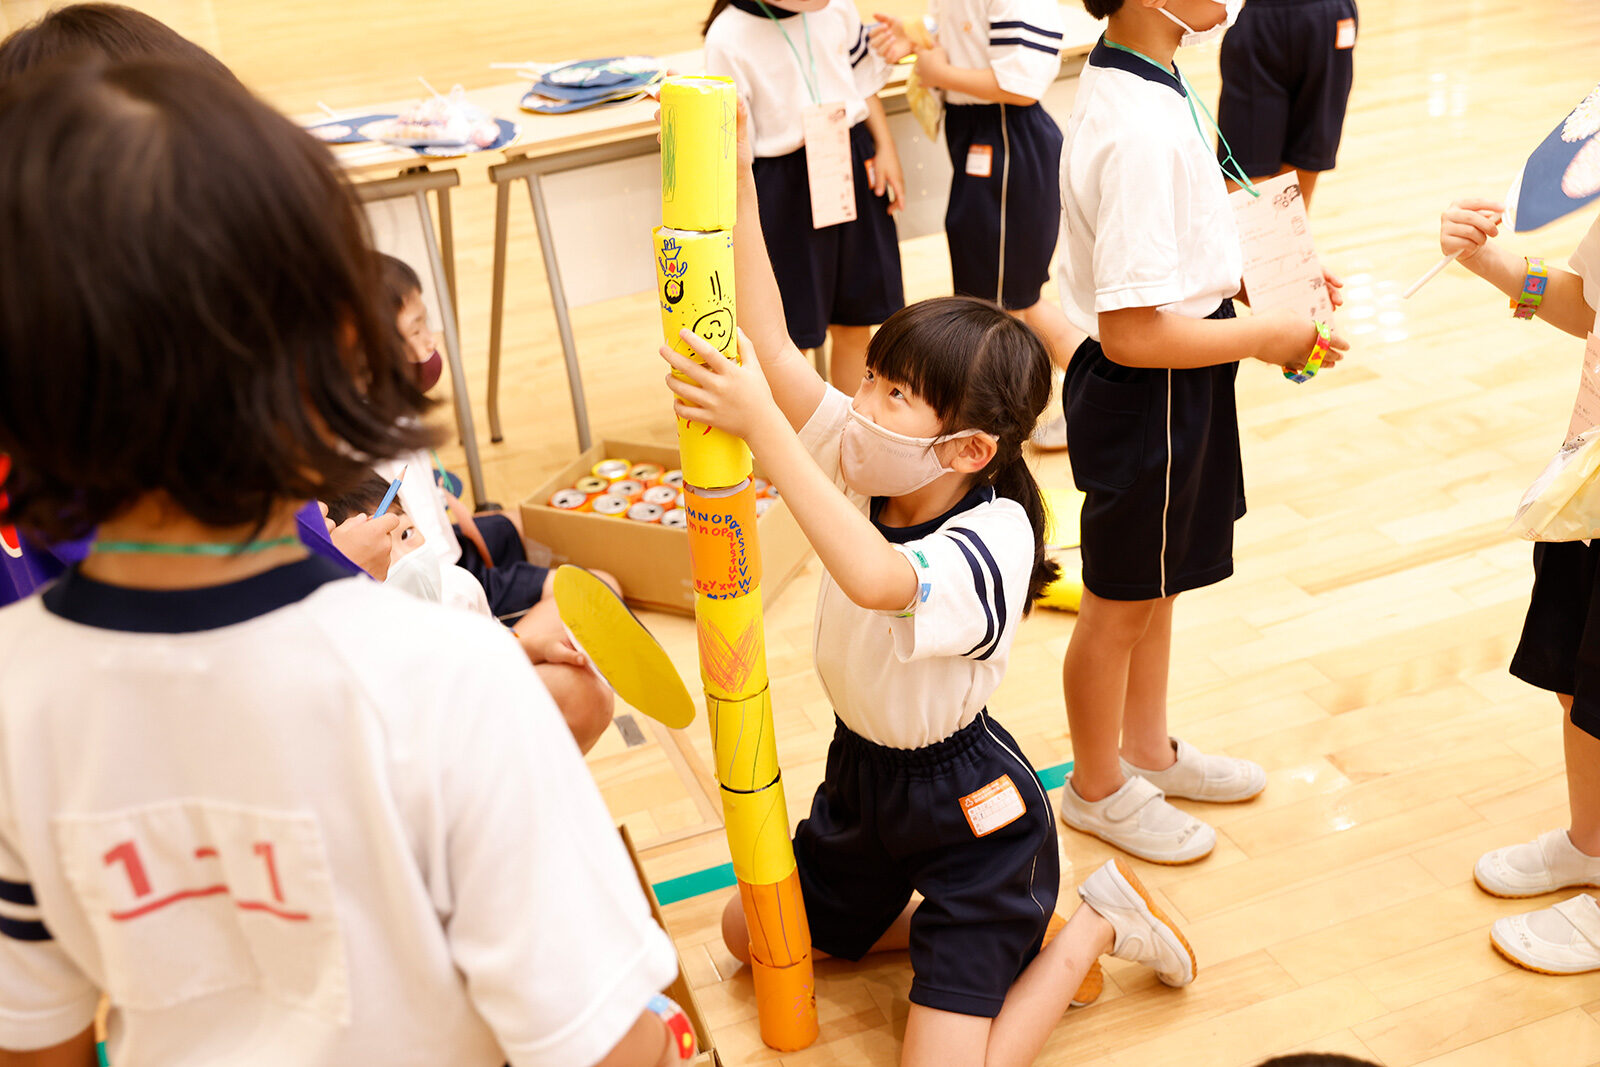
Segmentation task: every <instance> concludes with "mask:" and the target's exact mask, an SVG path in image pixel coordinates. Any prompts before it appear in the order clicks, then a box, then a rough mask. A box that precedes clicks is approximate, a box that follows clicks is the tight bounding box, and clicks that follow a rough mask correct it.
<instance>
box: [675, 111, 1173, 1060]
mask: <svg viewBox="0 0 1600 1067" xmlns="http://www.w3.org/2000/svg"><path fill="white" fill-rule="evenodd" d="M743 134H744V130H743V123H742V122H741V137H740V156H741V161H740V170H739V218H740V220H741V221H740V223H739V225H738V226H737V227H735V228H734V269H735V271H736V274H737V279H736V281H737V286H738V291H739V309H740V315H741V318H742V321H743V322H744V323H746V324H748V325H749V326H750V329H751V335H752V337H753V340H752V337H746V336H744V335H743V334H742V333H741V335H740V338H739V343H740V353H741V355H742V357H743V360H744V363H743V365H742V366H741V365H740V364H736V363H733V362H731V361H729V360H728V359H726V358H724V357H722V356H721V355H720V354H719V353H718V352H717V351H716V349H714V348H712V347H710V346H709V345H707V344H706V343H705V342H704V341H702V340H701V339H700V338H698V337H696V336H695V335H694V334H692V333H691V332H690V331H687V330H685V331H683V334H682V337H683V339H684V341H685V342H687V343H688V344H690V345H692V346H693V347H694V350H695V351H696V352H697V353H698V354H699V357H700V358H701V359H703V360H704V361H705V364H704V366H702V365H700V364H697V363H695V362H694V361H692V360H690V359H687V358H685V357H683V356H680V355H678V354H677V353H676V352H674V351H673V350H672V349H670V348H667V347H663V348H662V349H661V355H662V357H663V358H664V359H665V360H666V361H667V362H668V363H669V364H670V365H671V366H672V368H673V369H674V370H675V371H677V372H678V373H679V374H682V375H685V376H686V378H687V380H678V379H676V378H673V377H670V376H669V378H668V382H669V385H670V386H671V388H672V389H673V391H674V392H675V393H676V394H677V397H678V402H677V404H676V405H675V406H676V410H677V412H678V414H679V415H680V416H683V417H684V418H690V419H693V420H694V421H696V422H701V423H705V424H707V425H711V426H717V427H720V428H722V429H724V430H727V431H729V432H730V433H734V434H737V435H738V436H741V437H743V438H745V439H746V440H747V441H748V442H749V443H750V447H751V450H752V451H753V452H754V453H755V455H756V458H757V460H758V461H759V462H760V464H761V466H762V468H763V469H764V470H765V471H766V472H767V473H768V474H769V475H770V476H771V478H772V480H773V482H774V483H775V484H777V485H778V486H779V487H780V488H781V489H782V491H783V495H784V499H786V500H787V501H788V502H789V504H790V506H791V507H792V508H793V510H794V513H795V515H796V517H797V518H798V519H799V521H800V524H801V528H802V529H803V530H804V531H805V534H806V537H807V538H808V539H809V540H810V542H811V544H812V546H813V547H814V548H815V549H816V550H817V555H818V556H819V557H820V558H821V559H822V563H823V566H824V567H825V568H826V573H825V574H824V575H823V579H822V587H821V589H820V591H819V592H818V594H817V616H816V626H815V636H814V640H813V644H814V650H815V655H816V664H817V673H818V674H819V675H820V676H821V679H822V684H823V687H824V689H826V691H827V693H828V696H829V698H830V699H831V700H832V702H833V706H834V710H835V713H836V714H837V716H838V723H837V726H836V729H835V732H834V739H833V743H832V745H831V746H830V747H829V749H828V766H827V774H826V777H825V779H824V781H823V783H822V785H821V786H820V787H819V788H818V790H817V794H816V797H815V799H814V800H813V802H812V806H811V814H810V815H809V816H808V817H807V818H806V819H805V820H804V821H802V822H801V823H800V826H799V828H798V829H797V830H796V831H795V839H794V850H795V862H796V864H797V866H798V869H799V876H800V886H801V891H802V893H803V894H804V898H805V905H806V914H807V919H808V922H809V923H810V928H811V934H812V941H813V944H814V945H815V947H816V949H817V950H818V951H819V952H822V953H827V954H829V955H834V956H841V957H844V958H846V959H851V960H858V959H860V958H861V957H862V956H863V955H865V954H866V953H867V952H869V951H871V950H873V949H874V948H899V949H905V948H909V949H910V952H911V964H912V969H913V971H914V972H915V977H914V978H913V980H912V986H911V1011H910V1016H909V1018H908V1020H907V1023H906V1036H905V1046H904V1050H903V1052H902V1056H901V1062H902V1063H903V1064H908V1065H915V1067H924V1065H927V1067H933V1065H939V1067H946V1065H950V1064H957V1065H973V1067H976V1065H979V1064H987V1065H989V1067H996V1065H1002V1064H1007V1065H1009V1064H1026V1063H1031V1062H1032V1061H1033V1058H1034V1057H1035V1055H1037V1053H1038V1051H1039V1049H1040V1047H1041V1046H1042V1045H1043V1044H1044V1042H1045V1039H1046V1038H1047V1037H1048V1036H1049V1033H1050V1031H1051V1029H1053V1028H1054V1026H1055V1024H1056V1023H1057V1022H1058V1021H1059V1020H1060V1018H1061V1015H1062V1013H1063V1012H1064V1011H1065V1010H1066V1009H1067V1006H1068V1003H1069V1002H1070V1001H1071V1000H1072V998H1073V994H1074V992H1075V991H1076V990H1077V989H1078V988H1079V985H1080V983H1082V982H1083V980H1084V977H1085V975H1086V974H1087V973H1088V972H1089V970H1090V968H1091V967H1092V966H1093V964H1094V962H1095V961H1096V959H1097V958H1098V957H1099V956H1100V955H1101V954H1102V953H1104V952H1107V951H1111V952H1113V953H1114V954H1116V955H1118V956H1120V957H1122V958H1124V959H1130V960H1135V961H1137V962H1140V963H1143V964H1146V965H1148V966H1151V967H1154V968H1155V969H1156V971H1157V974H1158V975H1159V976H1160V978H1161V979H1162V981H1164V982H1167V983H1168V984H1170V985H1184V984H1186V983H1188V982H1189V981H1191V980H1193V977H1194V971H1195V964H1194V956H1193V953H1192V951H1191V950H1190V949H1189V947H1188V945H1187V943H1186V942H1185V941H1184V940H1183V937H1182V935H1181V934H1180V933H1179V932H1178V931H1177V929H1176V927H1174V926H1173V925H1172V923H1171V922H1170V921H1169V920H1167V919H1166V918H1165V917H1164V916H1162V915H1161V913H1160V912H1159V910H1158V909H1156V908H1155V907H1154V906H1153V905H1152V904H1151V903H1150V901H1149V896H1148V894H1147V893H1146V892H1145V891H1144V889H1143V888H1142V887H1141V886H1140V885H1139V883H1138V880H1137V879H1136V878H1135V877H1134V876H1133V875H1132V873H1131V871H1129V870H1128V869H1127V868H1125V867H1124V866H1122V865H1121V864H1120V863H1117V862H1113V863H1109V864H1107V865H1106V866H1105V867H1103V868H1101V869H1100V870H1099V871H1096V872H1095V873H1094V874H1092V875H1091V876H1090V877H1089V878H1088V879H1087V880H1086V881H1085V882H1084V883H1083V885H1082V886H1081V887H1080V888H1079V894H1080V896H1082V898H1083V900H1084V902H1085V904H1086V905H1087V906H1086V907H1081V908H1079V909H1077V911H1076V912H1074V914H1073V915H1072V918H1071V919H1070V920H1069V921H1067V923H1066V925H1065V927H1064V928H1063V929H1062V930H1061V932H1060V933H1059V934H1058V936H1057V937H1056V938H1055V940H1053V941H1051V942H1050V944H1049V946H1048V947H1045V948H1043V949H1041V943H1042V941H1043V939H1044V936H1045V932H1046V927H1047V925H1048V924H1049V921H1050V917H1051V914H1052V911H1053V909H1054V906H1055V902H1056V896H1057V891H1058V885H1059V880H1060V868H1059V858H1058V854H1057V843H1056V831H1055V826H1054V820H1053V819H1052V817H1051V814H1050V803H1049V800H1048V798H1047V797H1046V795H1045V792H1044V790H1043V788H1042V787H1041V786H1040V785H1039V781H1038V778H1037V776H1036V775H1035V773H1034V769H1033V767H1032V766H1031V765H1030V764H1029V763H1028V761H1027V760H1026V759H1025V758H1024V757H1023V756H1022V754H1021V751H1020V750H1019V748H1018V746H1017V744H1016V742H1015V741H1014V740H1013V739H1012V738H1011V736H1010V735H1009V734H1008V733H1006V731H1005V730H1004V729H1003V728H1002V727H1001V726H1000V725H999V724H998V723H997V722H995V721H994V719H993V718H991V717H990V715H989V713H988V710H987V709H986V707H985V704H986V702H987V700H988V698H989V696H990V695H991V694H992V693H993V692H994V689H995V687H996V686H997V685H998V684H999V683H1000V679H1001V677H1002V676H1003V674H1004V672H1005V664H1006V659H1007V656H1008V655H1009V652H1010V646H1011V641H1012V638H1013V637H1014V635H1015V633H1016V629H1017V626H1018V625H1019V624H1020V623H1021V621H1022V617H1023V615H1024V614H1026V612H1027V611H1028V609H1029V607H1030V606H1031V605H1032V602H1033V600H1034V598H1035V597H1036V596H1037V595H1038V592H1039V590H1040V589H1041V588H1042V587H1043V586H1044V585H1045V584H1046V583H1047V582H1048V581H1049V580H1050V579H1051V577H1052V576H1053V574H1054V565H1053V564H1051V563H1050V562H1049V561H1048V560H1047V559H1046V557H1045V554H1044V546H1043V543H1042V537H1043V527H1044V507H1043V501H1042V499H1041V497H1040V493H1039V487H1038V485H1037V484H1035V482H1034V480H1033V475H1032V473H1031V472H1030V471H1029V469H1028V464H1027V461H1026V459H1025V458H1024V457H1023V454H1022V443H1023V441H1024V440H1025V439H1026V438H1027V435H1028V432H1029V430H1030V429H1031V428H1032V427H1033V424H1034V421H1035V419H1036V418H1037V417H1038V415H1039V412H1040V410H1041V409H1042V408H1043V407H1044V405H1045V404H1046V403H1047V402H1048V398H1049V393H1050V362H1049V357H1048V356H1047V355H1046V354H1045V351H1044V346H1043V345H1042V344H1041V343H1040V341H1039V339H1038V337H1037V335H1035V334H1034V333H1033V331H1032V330H1030V329H1028V327H1027V326H1025V325H1023V324H1022V323H1020V322H1018V321H1017V320H1016V319H1014V318H1012V317H1010V316H1008V315H1006V314H1005V312H1004V311H1003V310H1001V308H1000V307H999V306H997V305H995V304H992V303H989V302H987V301H981V300H977V299H975V298H972V297H946V298H943V299H939V300H927V301H923V302H922V303H920V304H915V305H913V306H911V307H908V308H906V309H904V310H902V311H899V312H896V313H895V314H894V315H892V316H890V318H889V320H888V321H887V322H885V323H884V324H883V327H882V329H880V330H879V331H878V332H877V334H876V335H875V336H874V337H873V339H872V344H871V346H870V347H869V349H868V351H867V373H866V376H865V378H864V379H863V380H862V382H861V385H860V387H859V388H858V389H857V390H856V394H855V398H854V400H853V401H852V399H851V398H850V397H849V396H847V395H845V394H844V393H842V392H840V391H839V390H838V389H835V388H831V387H829V386H828V385H826V384H825V383H824V382H823V381H822V379H821V378H820V377H819V376H818V375H817V373H816V371H815V370H814V369H813V368H812V367H811V365H810V364H809V363H808V362H807V361H806V360H805V359H804V358H803V357H802V356H801V354H800V352H799V351H798V349H796V347H795V346H794V345H793V343H792V342H791V341H790V339H789V334H788V329H787V326H786V325H785V323H784V319H783V305H782V300H781V298H780V296H779V293H778V289H777V285H776V282H775V280H774V278H773V273H772V270H771V269H770V267H769V266H768V264H767V260H766V251H765V247H764V244H763V241H762V238H761V235H760V232H759V229H758V227H757V225H756V221H755V220H757V219H758V218H759V217H760V214H759V206H760V205H759V204H758V203H757V195H756V185H755V180H754V177H753V175H752V173H751V167H750V163H749V159H750V157H749V147H748V142H747V141H746V139H745V137H744V136H743ZM758 359H759V363H760V366H759V368H758V367H757V366H756V362H757V360H758ZM769 383H770V384H769ZM913 890H916V891H918V892H920V893H921V894H922V896H923V899H922V901H921V903H920V904H918V905H915V906H912V905H911V904H910V900H911V895H912V891H913ZM723 935H724V938H725V940H726V941H727V944H728V947H729V950H730V951H732V952H733V953H734V954H735V955H737V956H739V957H740V958H741V959H748V953H749V942H750V937H749V931H748V930H747V929H746V928H745V920H744V912H743V910H742V908H741V907H740V903H739V899H738V897H737V896H735V897H734V898H733V899H731V900H730V901H729V902H728V907H727V909H726V910H725V911H724V913H723Z"/></svg>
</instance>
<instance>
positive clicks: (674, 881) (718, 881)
mask: <svg viewBox="0 0 1600 1067" xmlns="http://www.w3.org/2000/svg"><path fill="white" fill-rule="evenodd" d="M1071 773H1072V762H1071V761H1070V760H1069V761H1068V762H1066V763H1058V764H1056V765H1055V766H1054V767H1046V768H1045V769H1044V770H1042V771H1039V772H1038V774H1039V784H1040V785H1042V786H1044V787H1045V789H1046V790H1056V789H1060V788H1061V787H1062V786H1063V785H1064V784H1066V781H1067V775H1069V774H1071ZM733 886H734V877H733V864H731V863H722V864H718V865H717V866H715V867H707V868H706V869H705V870H703V871H695V872H694V873H693V874H685V875H682V876H680V877H677V878H668V879H667V880H665V881H662V882H656V883H655V884H653V885H652V886H651V887H650V888H652V889H654V890H655V891H656V899H657V900H658V901H660V902H661V906H662V907H663V908H664V907H666V906H667V905H668V904H676V903H678V902H679V901H680V900H689V899H690V898H692V897H698V896H702V895H704V894H706V893H715V892H716V891H717V890H719V889H732V888H733Z"/></svg>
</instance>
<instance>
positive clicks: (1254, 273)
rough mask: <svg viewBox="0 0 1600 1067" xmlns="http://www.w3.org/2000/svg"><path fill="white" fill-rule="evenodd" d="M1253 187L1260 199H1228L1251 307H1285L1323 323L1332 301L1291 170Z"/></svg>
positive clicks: (1238, 195)
mask: <svg viewBox="0 0 1600 1067" xmlns="http://www.w3.org/2000/svg"><path fill="white" fill-rule="evenodd" d="M1256 189H1257V190H1258V191H1259V192H1260V193H1261V195H1260V196H1259V197H1253V196H1251V195H1250V193H1249V192H1248V191H1246V190H1244V189H1240V190H1239V191H1238V192H1235V193H1233V194H1231V196H1230V199H1231V200H1232V201H1233V214H1234V218H1235V219H1236V220H1237V222H1238V224H1239V240H1240V243H1241V244H1242V245H1243V246H1244V284H1245V288H1246V289H1247V290H1249V294H1250V309H1251V310H1252V311H1269V310H1275V309H1277V308H1286V309H1288V310H1289V311H1293V312H1295V313H1297V314H1301V315H1304V316H1306V317H1307V318H1312V319H1317V320H1319V321H1321V322H1327V321H1328V320H1329V319H1331V318H1332V317H1333V301H1332V300H1331V299H1329V297H1328V287H1327V284H1326V282H1324V280H1323V277H1322V263H1321V262H1320V261H1319V260H1318V259H1317V250H1316V248H1315V246H1314V245H1313V244H1312V241H1311V224H1310V222H1309V221H1308V220H1307V218H1306V202H1305V199H1304V198H1303V197H1302V196H1301V195H1300V182H1299V180H1298V178H1297V177H1296V175H1295V173H1294V172H1293V171H1290V172H1289V173H1287V174H1280V175H1279V176H1278V177H1276V178H1268V179H1267V180H1265V181H1259V182H1256Z"/></svg>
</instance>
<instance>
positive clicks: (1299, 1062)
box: [1260, 1052, 1378, 1067]
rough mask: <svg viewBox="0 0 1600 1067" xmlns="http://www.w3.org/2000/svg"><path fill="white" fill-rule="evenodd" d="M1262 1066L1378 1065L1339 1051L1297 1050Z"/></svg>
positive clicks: (1323, 1066) (1353, 1066) (1363, 1066)
mask: <svg viewBox="0 0 1600 1067" xmlns="http://www.w3.org/2000/svg"><path fill="white" fill-rule="evenodd" d="M1260 1067H1378V1065H1377V1064H1375V1063H1373V1062H1372V1061H1371V1060H1358V1059H1356V1058H1355V1057H1354V1056H1346V1055H1344V1054H1343V1053H1339V1052H1297V1053H1295V1054H1294V1055H1292V1056H1274V1057H1273V1058H1272V1059H1270V1060H1266V1061H1265V1062H1263V1063H1261V1064H1260Z"/></svg>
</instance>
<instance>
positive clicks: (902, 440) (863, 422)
mask: <svg viewBox="0 0 1600 1067" xmlns="http://www.w3.org/2000/svg"><path fill="white" fill-rule="evenodd" d="M980 434H983V431H982V430H962V431H961V432H960V433H947V434H945V435H944V436H943V437H907V436H906V435H905V434H899V433H895V432H894V431H893V430H886V429H884V428H883V427H882V426H879V425H878V424H877V423H875V422H873V421H872V420H871V419H869V418H867V417H866V416H865V415H862V414H860V413H859V412H857V411H856V410H855V409H854V408H851V409H850V421H848V422H846V423H845V424H844V434H843V437H842V438H841V439H840V441H839V473H840V474H841V475H843V476H844V484H845V485H847V486H849V487H850V489H851V490H853V491H854V492H857V493H860V494H861V495H862V496H867V497H873V496H889V497H894V496H905V495H906V494H907V493H914V492H916V491H917V490H918V489H921V488H922V487H923V486H925V485H927V484H928V483H930V482H932V481H933V480H934V479H936V478H938V477H939V476H940V475H941V474H949V473H951V471H952V470H953V469H954V468H952V467H946V466H944V465H943V464H942V463H940V462H939V456H938V454H937V453H935V452H934V450H933V446H934V445H937V444H942V443H943V442H945V441H959V440H961V439H962V438H966V437H977V436H979V435H980Z"/></svg>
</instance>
